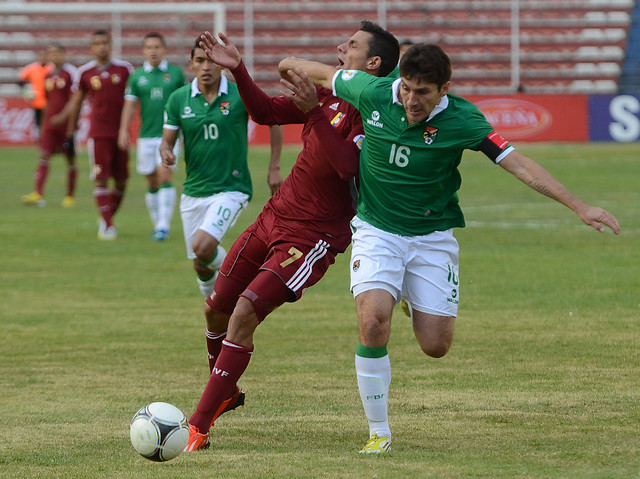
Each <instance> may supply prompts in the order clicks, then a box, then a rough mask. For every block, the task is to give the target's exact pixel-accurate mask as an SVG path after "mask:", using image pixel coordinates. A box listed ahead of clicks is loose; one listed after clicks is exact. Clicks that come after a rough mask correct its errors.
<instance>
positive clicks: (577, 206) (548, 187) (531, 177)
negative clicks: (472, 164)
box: [499, 151, 620, 234]
mask: <svg viewBox="0 0 640 479" xmlns="http://www.w3.org/2000/svg"><path fill="white" fill-rule="evenodd" d="M499 165H500V166H502V168H504V169H505V170H507V171H508V172H509V173H511V174H512V175H514V176H515V177H516V178H518V179H519V180H520V181H522V182H523V183H524V184H526V185H527V186H529V187H530V188H532V189H534V190H536V191H537V192H539V193H542V194H543V195H545V196H548V197H549V198H552V199H554V200H556V201H557V202H559V203H562V204H563V205H565V206H566V207H567V208H570V209H571V210H573V211H574V212H575V213H576V214H577V215H578V217H579V218H580V219H581V220H582V222H583V223H584V224H586V225H589V226H591V227H592V228H595V229H596V230H598V231H600V232H601V233H604V232H605V231H606V228H605V227H604V226H608V227H609V228H611V230H612V231H613V232H614V234H618V233H620V224H619V223H618V220H617V219H616V217H615V216H613V215H612V214H611V213H609V212H608V211H606V210H604V209H602V208H599V207H597V206H592V205H589V204H587V203H585V202H584V201H582V200H581V199H580V198H577V197H576V196H574V195H573V194H572V193H571V192H570V191H569V190H568V189H567V188H566V187H565V186H564V185H563V184H562V183H560V182H559V181H558V180H556V179H555V178H554V177H553V175H551V173H549V172H548V171H547V170H546V169H545V168H544V167H542V165H540V164H539V163H537V162H535V161H533V160H532V159H531V158H528V157H526V156H524V155H523V154H521V153H519V152H518V151H512V152H511V153H509V154H508V155H507V156H506V157H505V158H504V159H503V160H502V161H501V162H500V163H499ZM603 225H604V226H603Z"/></svg>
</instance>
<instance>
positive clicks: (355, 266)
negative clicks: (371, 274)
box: [352, 259, 360, 273]
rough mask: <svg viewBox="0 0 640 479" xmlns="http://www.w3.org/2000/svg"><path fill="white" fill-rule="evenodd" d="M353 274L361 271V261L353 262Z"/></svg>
mask: <svg viewBox="0 0 640 479" xmlns="http://www.w3.org/2000/svg"><path fill="white" fill-rule="evenodd" d="M352 268H353V272H354V273H355V272H356V271H358V270H359V269H360V260H359V259H357V260H355V261H354V262H353V266H352Z"/></svg>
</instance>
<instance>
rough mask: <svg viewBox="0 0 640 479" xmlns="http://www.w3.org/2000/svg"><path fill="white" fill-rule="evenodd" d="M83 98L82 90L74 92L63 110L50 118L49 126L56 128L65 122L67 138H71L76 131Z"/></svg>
mask: <svg viewBox="0 0 640 479" xmlns="http://www.w3.org/2000/svg"><path fill="white" fill-rule="evenodd" d="M84 96H85V93H84V92H83V91H82V90H77V91H75V92H74V93H73V94H72V95H71V98H69V101H68V102H67V104H66V105H65V106H64V108H62V110H60V112H59V113H56V114H55V115H53V116H52V117H51V120H50V122H51V125H52V126H58V125H62V124H63V123H64V122H67V136H72V135H73V133H74V132H75V131H76V126H77V124H78V118H79V117H80V108H82V101H83V100H84Z"/></svg>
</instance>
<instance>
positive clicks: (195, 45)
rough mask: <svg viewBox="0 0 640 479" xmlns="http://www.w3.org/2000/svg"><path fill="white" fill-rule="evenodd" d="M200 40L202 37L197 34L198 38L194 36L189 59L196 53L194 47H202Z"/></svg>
mask: <svg viewBox="0 0 640 479" xmlns="http://www.w3.org/2000/svg"><path fill="white" fill-rule="evenodd" d="M201 41H202V39H201V38H200V36H199V35H198V38H196V41H195V43H194V44H193V47H192V48H191V59H192V60H193V55H195V53H196V48H202V47H201V46H200V42H201Z"/></svg>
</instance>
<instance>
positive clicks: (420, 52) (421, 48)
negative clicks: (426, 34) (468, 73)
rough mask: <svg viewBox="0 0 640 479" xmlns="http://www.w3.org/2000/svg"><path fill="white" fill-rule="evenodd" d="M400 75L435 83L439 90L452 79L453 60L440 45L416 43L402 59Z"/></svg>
mask: <svg viewBox="0 0 640 479" xmlns="http://www.w3.org/2000/svg"><path fill="white" fill-rule="evenodd" d="M400 76H401V77H405V78H409V79H411V80H420V81H422V82H424V83H434V84H435V85H437V87H438V90H439V89H440V88H442V86H443V85H444V84H445V83H447V82H448V81H449V80H451V60H449V56H448V55H447V54H446V53H445V52H444V50H443V49H442V48H440V47H439V46H438V45H433V44H431V43H416V44H415V45H413V46H412V47H410V48H409V49H408V50H407V52H406V53H405V54H404V55H403V56H402V60H400Z"/></svg>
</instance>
